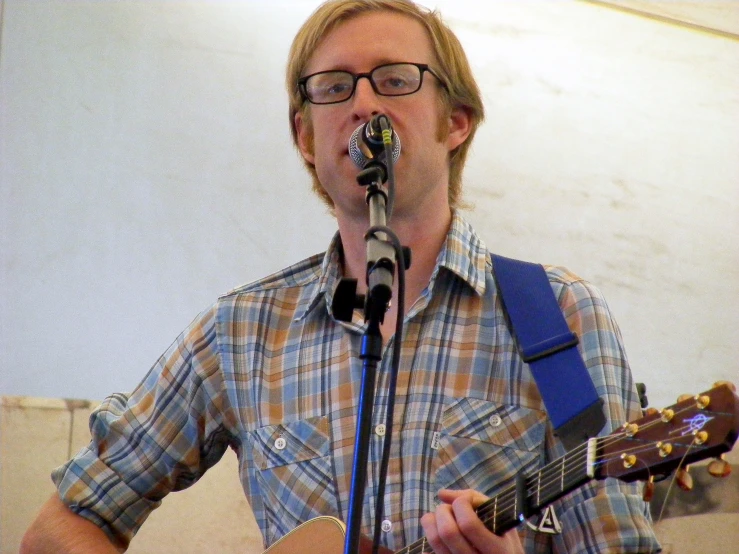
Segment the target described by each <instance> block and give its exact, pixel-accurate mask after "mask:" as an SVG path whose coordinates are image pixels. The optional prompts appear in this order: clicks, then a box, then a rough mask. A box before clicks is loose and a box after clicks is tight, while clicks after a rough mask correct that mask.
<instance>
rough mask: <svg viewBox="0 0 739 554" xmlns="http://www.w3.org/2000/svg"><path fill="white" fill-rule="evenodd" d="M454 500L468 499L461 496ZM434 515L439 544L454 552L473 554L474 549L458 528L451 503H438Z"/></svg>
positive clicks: (457, 553) (462, 500) (463, 500)
mask: <svg viewBox="0 0 739 554" xmlns="http://www.w3.org/2000/svg"><path fill="white" fill-rule="evenodd" d="M455 502H468V499H467V498H465V497H464V496H461V497H459V498H458V499H457V500H455ZM470 510H471V509H470ZM434 515H435V516H436V521H435V523H436V532H437V533H438V542H439V544H441V545H443V547H444V548H446V549H447V550H449V551H450V552H453V553H454V554H475V552H476V551H475V549H474V548H473V547H472V544H470V542H469V541H468V540H467V539H466V538H465V536H464V534H463V532H462V531H461V530H460V528H459V524H458V522H457V514H456V512H455V509H454V505H453V504H440V505H439V506H437V508H436V511H435V512H434ZM431 545H432V546H434V543H431Z"/></svg>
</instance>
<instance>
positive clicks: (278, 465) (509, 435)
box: [24, 0, 659, 554]
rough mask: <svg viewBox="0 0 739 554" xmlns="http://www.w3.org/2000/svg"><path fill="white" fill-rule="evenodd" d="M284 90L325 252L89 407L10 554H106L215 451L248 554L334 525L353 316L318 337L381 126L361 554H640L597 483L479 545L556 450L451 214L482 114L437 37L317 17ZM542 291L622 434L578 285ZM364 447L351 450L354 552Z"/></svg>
mask: <svg viewBox="0 0 739 554" xmlns="http://www.w3.org/2000/svg"><path fill="white" fill-rule="evenodd" d="M357 36H377V37H382V40H378V41H375V42H372V43H370V42H367V41H358V40H356V37H357ZM329 72H330V73H329ZM337 72H344V73H337ZM287 73H288V75H287V87H288V92H289V95H290V115H291V123H292V125H293V127H292V131H293V137H294V139H295V143H296V145H297V147H298V149H299V151H300V154H301V155H302V157H303V159H304V160H305V163H306V165H307V166H308V168H309V171H310V172H311V174H312V176H313V179H314V187H315V188H316V190H317V191H318V192H319V194H320V195H321V196H322V197H323V198H324V199H325V200H326V202H327V203H328V204H329V206H331V208H332V210H333V212H334V214H335V216H336V220H337V223H338V228H339V233H338V235H337V237H336V238H335V239H334V241H333V242H332V244H331V245H330V246H329V249H328V250H327V252H326V254H325V255H321V256H316V257H313V258H310V259H308V260H305V261H303V262H300V263H298V264H296V265H295V266H292V267H290V268H287V269H285V270H283V271H282V272H279V273H277V274H275V275H273V276H270V277H267V278H265V279H263V280H261V281H258V282H256V283H252V284H250V285H246V286H244V287H241V288H238V289H236V290H234V291H232V292H231V293H229V294H227V295H225V296H223V297H221V298H220V299H219V300H218V301H217V302H216V304H215V305H214V306H213V307H211V308H210V309H208V310H206V311H205V312H203V313H202V314H201V315H200V316H199V317H198V318H197V319H196V320H195V321H194V322H193V323H192V324H191V325H190V326H189V327H188V329H186V330H185V332H184V333H183V334H182V335H181V336H180V337H179V338H178V339H177V341H176V342H175V343H174V345H173V346H172V347H171V348H170V349H169V350H168V351H167V352H166V353H165V354H164V355H163V356H162V357H161V358H160V360H159V361H158V362H157V364H155V366H154V367H153V368H152V370H151V371H150V373H149V374H148V375H147V376H146V377H145V378H144V380H143V382H142V383H141V385H140V386H139V387H138V388H137V389H136V390H135V391H134V392H133V393H132V394H131V395H130V396H126V395H114V396H111V397H110V398H108V399H107V400H106V401H105V402H104V403H103V404H102V406H101V408H100V409H99V410H98V411H97V412H96V414H95V415H94V416H93V418H92V420H91V431H92V435H93V441H92V443H91V445H90V446H89V447H88V448H86V449H84V450H83V451H81V452H80V453H79V454H78V455H77V456H76V457H75V458H74V459H73V460H71V461H70V462H68V463H67V464H65V465H64V466H62V467H61V468H58V469H57V470H55V472H54V474H53V479H54V481H55V483H56V484H57V486H58V488H59V495H58V496H57V495H55V496H54V497H52V499H50V500H49V501H48V502H47V504H46V505H45V506H44V508H43V509H42V512H41V514H40V515H39V517H38V518H37V521H36V522H35V523H34V524H33V526H32V527H31V529H30V530H29V532H28V533H27V536H26V540H25V542H24V548H25V551H28V552H36V551H38V552H43V551H49V552H51V551H53V552H91V551H94V552H105V551H110V552H115V551H116V549H124V548H125V547H126V546H127V544H128V542H129V541H130V540H131V538H132V537H133V535H134V534H135V532H136V530H137V529H138V528H139V526H140V525H141V524H142V523H143V521H144V519H145V518H146V517H147V515H148V514H149V513H150V511H151V510H152V509H154V508H155V507H156V506H157V505H158V504H159V502H160V500H161V499H162V498H163V497H164V496H165V495H166V494H167V493H168V492H170V491H172V490H178V489H182V488H185V487H187V486H189V485H190V484H192V483H193V482H195V481H196V480H197V479H198V477H199V476H200V475H201V474H202V473H203V472H204V471H205V470H206V469H207V468H208V467H210V466H212V465H213V464H214V463H215V462H216V461H218V459H219V458H220V457H221V455H222V454H223V452H224V450H225V449H226V448H227V447H229V446H230V447H232V448H234V449H235V450H236V452H237V454H238V456H239V463H240V473H241V478H242V482H243V484H244V487H245V490H246V491H247V496H248V498H249V502H250V504H251V506H252V508H253V510H254V513H255V516H256V519H257V522H258V524H259V525H260V528H261V530H262V533H263V535H264V539H265V545H269V544H272V543H273V542H275V541H276V540H277V539H279V538H280V537H282V536H283V535H284V534H285V533H287V532H288V531H290V530H291V529H292V528H294V527H295V526H296V525H298V524H299V523H301V522H304V521H306V520H308V519H310V518H313V517H316V516H318V515H334V516H337V517H341V518H345V517H346V514H347V510H348V506H347V504H348V495H349V483H350V474H351V461H352V456H353V450H354V448H353V440H354V434H355V427H356V411H357V408H356V405H357V404H356V403H357V396H358V389H359V381H360V377H361V362H360V361H359V360H358V359H357V353H358V352H359V350H360V341H361V335H362V331H363V327H364V323H363V320H362V314H361V313H359V312H355V314H354V319H353V320H352V321H351V322H350V323H342V322H339V321H337V319H336V318H335V317H334V315H333V313H332V308H331V301H332V299H333V294H334V290H335V287H336V284H337V283H338V280H339V278H340V277H341V276H350V277H355V278H357V279H358V280H359V282H360V284H361V283H363V282H364V276H365V264H366V258H365V239H364V234H365V233H366V231H367V229H368V226H369V221H368V210H367V205H366V202H365V197H364V190H363V189H362V188H361V187H359V186H358V185H357V183H356V175H357V172H358V170H357V167H356V166H355V165H354V163H353V162H352V160H351V159H350V158H349V156H348V152H347V150H348V148H347V144H348V141H349V137H350V136H351V134H352V133H353V132H354V130H355V129H356V128H357V127H358V126H360V125H362V124H364V123H366V122H367V121H368V120H370V119H371V118H372V117H373V116H374V115H377V114H380V113H382V114H385V115H387V116H388V117H389V118H390V120H391V121H392V123H393V127H394V129H395V131H396V132H397V134H398V136H400V137H401V138H402V145H403V146H402V155H401V156H400V158H399V160H398V162H397V165H396V175H397V188H396V198H395V205H394V211H393V215H392V221H391V227H392V229H393V230H394V232H395V233H396V234H397V235H398V236H399V237H400V239H401V241H402V243H403V244H404V245H407V246H409V247H410V248H411V250H412V252H413V264H412V266H411V267H410V269H409V270H408V273H407V278H406V281H407V283H406V293H405V305H406V306H408V309H407V310H406V313H405V314H403V315H404V320H405V331H404V334H403V344H402V349H401V366H400V375H399V376H398V386H397V391H396V396H395V402H396V407H395V418H394V426H393V434H394V440H393V446H392V452H391V457H390V465H389V472H388V479H387V490H386V495H385V498H384V501H385V505H384V514H385V516H384V517H385V521H383V536H382V541H383V544H386V545H388V546H390V547H391V548H392V549H395V550H397V549H400V548H402V547H403V546H405V545H407V544H409V543H411V542H413V541H415V540H416V539H418V538H419V537H420V536H421V535H422V534H425V535H426V536H427V537H428V540H429V542H430V543H431V546H432V547H433V549H434V552H437V553H439V554H447V553H454V554H466V553H473V552H483V553H493V552H496V553H498V552H523V551H526V552H550V551H555V552H561V553H564V552H569V553H582V552H607V551H608V552H656V551H657V550H658V548H659V547H658V545H657V542H656V540H655V538H654V536H653V533H652V531H651V528H650V524H649V516H648V510H647V508H646V505H645V504H644V502H643V501H642V500H641V499H640V497H639V493H638V491H637V489H636V488H635V487H634V486H631V485H623V484H620V483H612V482H608V481H607V482H598V483H595V484H592V485H587V486H585V487H583V488H581V489H580V490H578V491H576V492H574V493H572V494H571V495H569V496H567V497H565V498H563V499H561V500H560V501H558V502H556V503H555V504H554V513H556V514H557V516H558V518H559V520H560V522H561V526H562V532H561V533H560V534H556V535H546V534H542V533H537V532H534V531H533V530H532V529H531V528H530V527H528V526H521V527H520V528H519V530H517V531H516V530H513V531H510V532H508V533H506V534H504V535H503V536H496V535H495V534H493V533H492V532H490V531H489V530H488V529H487V528H486V527H485V526H484V524H483V523H482V522H481V521H480V519H479V518H478V517H477V516H476V514H475V511H474V508H475V507H476V506H477V505H479V504H480V503H481V502H482V501H483V500H484V498H485V496H484V495H493V494H495V493H496V491H497V490H498V489H499V488H500V487H501V486H502V485H503V484H505V483H506V482H508V481H509V480H510V479H512V478H513V477H514V476H515V475H516V474H518V473H519V472H522V473H530V472H532V471H534V470H535V469H537V468H538V467H540V466H541V465H542V464H543V463H544V462H545V461H547V460H548V459H552V458H555V457H558V456H560V455H561V454H562V453H563V452H564V449H563V447H562V445H561V444H560V442H559V441H558V440H557V439H556V438H555V437H554V436H553V434H552V428H551V424H549V422H548V420H547V419H546V414H545V410H544V407H543V404H542V401H541V397H540V395H539V393H538V390H537V388H536V386H535V383H534V381H533V380H532V377H531V374H530V372H529V370H528V368H527V366H525V364H523V362H522V361H521V359H520V357H519V356H518V354H517V352H516V347H515V343H514V341H513V339H512V337H511V333H510V329H509V328H508V326H507V325H506V321H505V317H504V314H503V312H502V309H501V305H500V298H499V296H498V292H497V289H496V286H495V281H494V279H493V276H492V273H491V265H490V255H489V253H488V251H487V249H486V248H485V246H484V245H483V244H482V242H481V241H480V239H479V238H478V237H477V236H476V235H475V233H474V231H473V230H472V229H471V228H470V227H469V225H467V224H466V223H465V222H464V221H463V220H462V218H461V217H460V216H459V214H458V213H457V212H456V211H455V208H456V207H457V205H458V203H459V186H460V182H461V171H462V166H463V164H464V159H465V156H466V153H467V149H468V148H469V145H470V141H471V139H472V137H473V135H474V133H475V130H476V128H477V126H478V124H479V123H480V121H481V120H482V116H483V110H482V105H481V101H480V94H479V92H478V90H477V86H476V85H475V82H474V79H473V78H472V76H471V73H470V70H469V66H468V64H467V60H466V58H465V56H464V53H463V51H462V49H461V47H460V46H459V43H458V41H457V39H456V38H455V37H454V35H453V34H452V33H451V31H449V30H448V29H447V28H446V27H445V26H444V25H443V24H442V23H441V21H440V19H439V17H438V16H437V15H436V14H433V13H429V12H427V11H426V10H424V9H422V8H419V7H417V6H415V5H414V4H412V3H410V2H406V1H394V0H377V1H348V2H347V1H338V2H330V3H327V4H325V5H323V6H321V7H320V8H319V9H318V10H317V11H316V12H315V13H314V14H313V15H312V16H311V18H309V20H308V21H307V22H306V23H305V25H304V26H303V27H302V28H301V30H300V32H299V33H298V35H297V36H296V39H295V41H294V43H293V47H292V49H291V53H290V61H289V66H288V72H287ZM393 87H400V88H399V89H394V88H393ZM395 90H400V91H401V92H402V95H397V94H398V93H396V92H395ZM548 275H549V279H550V281H551V283H552V287H553V289H554V290H555V293H556V294H557V296H558V298H559V301H560V305H561V307H562V309H563V312H564V313H565V315H566V317H567V320H568V324H569V325H570V327H571V329H572V330H573V331H574V332H576V333H577V334H578V335H579V336H580V337H581V339H582V340H581V344H582V345H583V346H582V347H581V352H582V354H583V357H584V360H585V363H586V365H587V367H588V370H589V371H590V373H591V376H592V378H593V381H594V383H595V385H596V388H597V390H598V393H599V394H600V395H601V397H602V398H603V399H604V401H605V411H606V415H607V416H608V418H609V422H608V424H607V427H608V428H607V429H605V430H604V432H605V433H607V432H609V431H610V430H611V429H612V428H615V427H616V426H618V425H619V424H621V423H623V422H624V421H626V420H628V419H632V418H634V417H636V416H638V413H639V412H638V406H637V403H636V395H635V392H634V390H633V383H632V380H631V376H630V373H629V370H628V366H627V364H626V361H625V357H624V354H623V351H622V349H621V344H620V337H619V334H618V330H617V329H616V327H615V324H614V323H613V321H612V319H611V317H610V314H609V313H608V311H607V308H606V306H605V303H604V302H603V300H602V298H601V297H600V295H599V293H598V292H597V291H596V290H595V289H593V288H592V287H591V286H590V285H588V284H587V283H584V282H583V281H582V280H580V279H578V278H577V277H575V276H573V275H572V274H570V273H568V272H566V271H565V270H562V269H557V268H549V269H548ZM395 294H396V295H397V290H396V291H395ZM397 305H398V303H397V302H394V303H392V305H391V307H390V309H389V311H388V313H387V314H386V317H385V320H384V323H383V325H382V327H381V329H382V336H383V337H384V340H385V351H384V357H383V361H382V364H381V366H380V368H379V379H378V391H377V400H376V403H375V413H374V419H375V422H374V423H375V424H381V423H384V418H385V410H386V407H387V389H386V386H387V377H388V369H389V364H390V360H391V354H392V348H393V346H392V343H391V342H389V340H388V339H389V338H390V337H391V336H392V334H393V326H394V322H395V317H396V312H395V310H396V309H397ZM381 434H382V433H381V432H380V430H379V428H378V430H377V433H376V434H375V435H374V436H373V438H372V444H371V446H370V462H371V468H370V471H369V476H368V484H367V490H366V498H365V508H364V511H363V520H362V524H363V532H364V533H366V534H371V526H372V515H373V512H374V510H372V509H370V508H371V506H374V502H373V500H374V498H375V497H376V492H377V479H378V466H379V463H378V462H379V459H380V456H381V442H382V437H381V436H380V435H381ZM312 546H313V548H312V551H316V552H317V551H319V550H320V549H319V548H318V547H316V546H315V545H312ZM106 549H107V550H106Z"/></svg>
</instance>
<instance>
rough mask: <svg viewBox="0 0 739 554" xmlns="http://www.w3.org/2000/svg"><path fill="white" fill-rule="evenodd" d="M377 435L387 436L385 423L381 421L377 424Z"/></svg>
mask: <svg viewBox="0 0 739 554" xmlns="http://www.w3.org/2000/svg"><path fill="white" fill-rule="evenodd" d="M375 435H377V436H378V437H384V436H385V424H384V423H380V424H379V425H376V426H375Z"/></svg>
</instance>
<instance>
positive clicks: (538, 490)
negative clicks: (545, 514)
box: [536, 468, 541, 506]
mask: <svg viewBox="0 0 739 554" xmlns="http://www.w3.org/2000/svg"><path fill="white" fill-rule="evenodd" d="M536 473H537V478H536V505H537V506H541V468H540V469H539V471H537V472H536Z"/></svg>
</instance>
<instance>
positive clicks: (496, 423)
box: [488, 414, 503, 427]
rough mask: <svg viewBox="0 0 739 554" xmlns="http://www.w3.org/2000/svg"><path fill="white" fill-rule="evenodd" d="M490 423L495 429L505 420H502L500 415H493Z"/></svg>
mask: <svg viewBox="0 0 739 554" xmlns="http://www.w3.org/2000/svg"><path fill="white" fill-rule="evenodd" d="M488 421H489V422H490V425H492V426H493V427H498V426H499V425H500V424H501V423H503V420H502V419H500V416H499V415H498V414H493V415H491V416H490V419H489V420H488Z"/></svg>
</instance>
